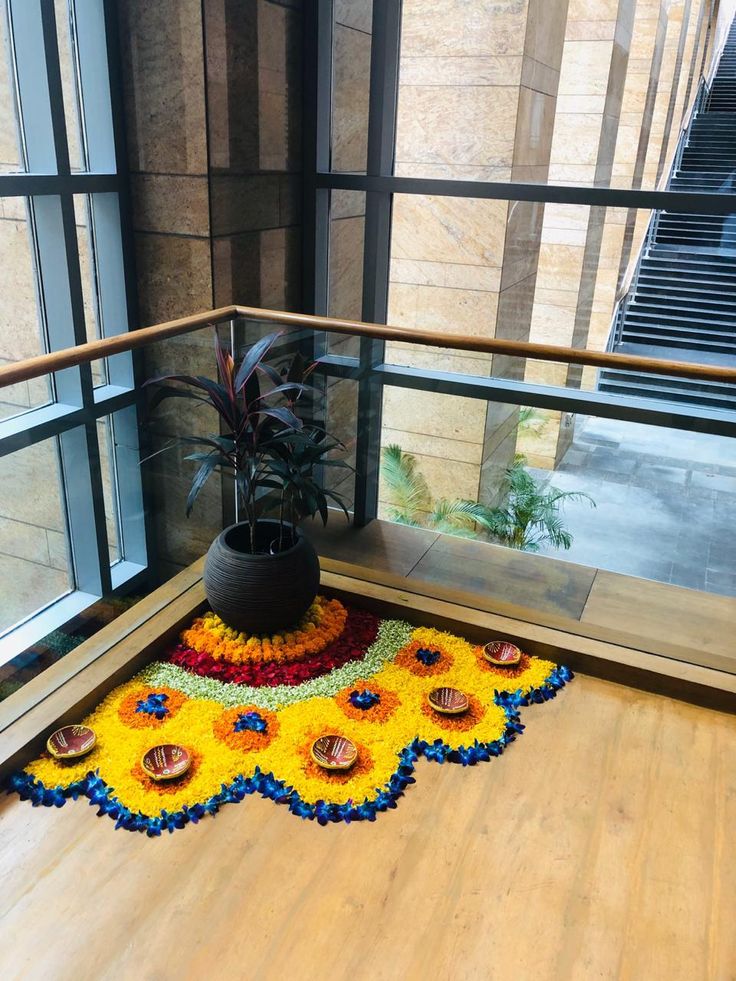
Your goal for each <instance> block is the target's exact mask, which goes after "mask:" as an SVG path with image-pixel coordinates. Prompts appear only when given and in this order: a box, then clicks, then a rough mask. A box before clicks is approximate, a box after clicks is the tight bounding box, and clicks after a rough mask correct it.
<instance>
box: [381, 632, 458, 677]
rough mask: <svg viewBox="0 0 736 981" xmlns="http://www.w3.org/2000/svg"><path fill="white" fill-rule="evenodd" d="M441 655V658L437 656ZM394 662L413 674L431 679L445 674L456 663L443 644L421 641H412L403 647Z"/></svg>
mask: <svg viewBox="0 0 736 981" xmlns="http://www.w3.org/2000/svg"><path fill="white" fill-rule="evenodd" d="M437 655H439V656H437ZM394 662H395V663H396V664H398V665H399V666H400V667H402V668H406V669H407V671H411V672H412V674H418V675H422V676H423V677H429V676H430V675H433V674H443V673H444V672H445V671H447V670H448V668H451V667H452V665H453V663H454V658H453V656H452V655H451V654H450V652H449V651H447V650H446V649H445V648H444V646H443V645H442V644H438V643H433V644H427V643H424V642H422V641H419V640H412V641H410V642H409V643H408V644H407V645H406V646H405V647H402V648H401V650H400V651H399V653H398V654H397V655H396V658H395V659H394Z"/></svg>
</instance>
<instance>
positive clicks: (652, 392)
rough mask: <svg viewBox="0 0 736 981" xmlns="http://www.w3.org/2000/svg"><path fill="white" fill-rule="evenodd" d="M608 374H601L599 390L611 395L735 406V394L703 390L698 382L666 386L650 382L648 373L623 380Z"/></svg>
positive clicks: (720, 407) (716, 407)
mask: <svg viewBox="0 0 736 981" xmlns="http://www.w3.org/2000/svg"><path fill="white" fill-rule="evenodd" d="M608 375H609V373H608V372H606V374H605V375H603V376H599V379H598V390H599V391H601V392H609V393H610V394H611V395H634V396H636V397H637V398H645V399H646V398H648V399H657V400H660V401H663V402H686V403H687V404H688V405H700V406H705V407H708V408H711V409H725V410H727V411H728V410H733V408H734V395H731V394H729V393H724V394H717V393H714V392H708V391H703V390H701V388H700V387H699V386H698V383H694V384H693V385H692V386H688V387H683V388H666V387H663V386H653V385H651V384H649V383H648V382H647V376H646V375H640V376H639V378H638V379H637V380H636V381H623V380H620V379H618V378H610V377H608Z"/></svg>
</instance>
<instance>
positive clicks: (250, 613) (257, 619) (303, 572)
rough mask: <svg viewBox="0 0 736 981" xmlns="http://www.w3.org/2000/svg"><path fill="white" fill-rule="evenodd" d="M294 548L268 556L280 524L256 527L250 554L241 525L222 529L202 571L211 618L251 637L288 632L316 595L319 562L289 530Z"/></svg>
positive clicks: (303, 539) (301, 536)
mask: <svg viewBox="0 0 736 981" xmlns="http://www.w3.org/2000/svg"><path fill="white" fill-rule="evenodd" d="M284 531H285V534H286V536H287V538H288V536H289V535H290V534H295V535H296V544H295V545H293V546H292V547H291V548H289V549H286V550H285V551H283V552H277V553H276V554H274V555H270V554H268V552H267V550H268V548H269V546H270V545H271V543H272V542H274V541H276V540H278V537H279V524H278V521H272V520H270V519H269V520H264V521H259V522H258V524H257V525H256V546H257V548H259V549H260V550H261V553H260V554H253V553H251V552H250V528H249V526H248V525H247V524H246V523H245V522H240V523H238V524H235V525H231V526H230V527H229V528H226V529H225V530H224V531H223V532H222V533H221V534H219V535H218V536H217V538H216V539H215V540H214V541H213V543H212V544H211V545H210V548H209V551H208V552H207V559H206V562H205V567H204V588H205V592H206V593H207V600H208V602H209V604H210V607H211V608H212V609H213V610H214V612H215V613H216V614H217V615H218V616H219V617H221V619H222V620H224V621H225V623H226V624H227V625H228V626H229V627H234V628H235V629H236V630H242V631H244V632H246V633H249V634H268V633H277V632H279V631H281V630H288V629H289V628H290V627H292V626H293V625H294V624H295V623H296V622H297V621H298V620H299V618H300V617H301V616H302V615H303V614H304V613H306V611H307V610H308V609H309V606H310V605H311V603H312V602H313V601H314V598H315V596H316V595H317V590H318V589H319V559H318V558H317V553H316V551H315V550H314V546H313V545H312V543H311V542H310V541H309V539H308V538H306V536H305V535H304V534H303V533H302V532H301V531H300V530H299V529H296V531H295V532H294V529H293V528H292V526H291V525H286V526H285V528H284Z"/></svg>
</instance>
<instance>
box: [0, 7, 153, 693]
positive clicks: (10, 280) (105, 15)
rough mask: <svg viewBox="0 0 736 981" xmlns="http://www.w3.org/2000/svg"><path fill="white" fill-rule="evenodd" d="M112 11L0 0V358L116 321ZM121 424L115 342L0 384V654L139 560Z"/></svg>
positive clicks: (122, 321) (24, 642) (68, 340)
mask: <svg viewBox="0 0 736 981" xmlns="http://www.w3.org/2000/svg"><path fill="white" fill-rule="evenodd" d="M113 16H114V11H113V8H112V6H111V5H108V4H106V3H105V2H104V0H54V2H52V3H49V2H46V0H2V2H0V34H2V45H0V269H1V270H2V272H0V366H8V365H12V364H13V363H14V362H19V361H23V360H25V359H27V358H31V357H33V356H36V355H40V354H45V353H53V352H54V351H58V350H62V349H64V348H67V347H71V346H74V345H76V344H81V343H84V342H85V341H87V340H91V339H94V338H96V337H102V336H106V335H107V336H109V335H110V334H112V333H119V332H124V331H126V330H127V329H128V323H129V315H128V304H127V297H126V288H125V282H126V274H125V254H126V243H125V242H124V239H123V231H122V225H121V221H120V209H119V192H120V188H121V179H122V178H121V176H120V173H119V170H120V161H119V160H118V156H117V150H116V145H115V139H114V132H115V125H114V123H115V120H114V106H115V105H116V102H117V98H118V93H117V92H115V91H113V89H112V87H111V77H112V75H111V66H110V65H109V64H108V60H107V52H108V51H111V50H114V46H112V45H110V44H109V43H108V41H109V38H108V36H107V35H108V32H109V31H110V30H112V29H113V26H112V21H111V20H110V18H111V17H113ZM137 439H138V426H137V418H136V406H135V391H134V387H133V365H132V360H131V358H130V356H129V355H118V356H116V357H115V358H113V359H110V361H109V363H107V364H104V363H98V364H93V365H91V366H90V365H83V366H81V367H78V368H67V369H64V370H62V371H58V372H56V373H55V374H52V375H44V376H41V377H39V378H34V379H30V380H26V381H21V382H18V383H16V384H11V385H8V386H6V387H4V388H3V389H2V394H1V395H0V487H1V490H0V577H1V578H2V581H3V595H2V599H0V667H1V666H2V665H3V664H6V663H7V664H8V665H11V664H12V663H14V662H13V659H14V658H16V657H17V655H18V654H19V652H21V651H23V650H25V649H26V648H27V647H28V645H29V643H33V642H35V641H37V640H38V639H39V638H41V637H49V636H51V635H52V634H53V632H54V630H55V629H56V628H57V627H59V626H61V625H62V624H63V623H65V622H67V621H68V620H69V619H70V618H72V617H74V616H76V615H78V614H80V612H81V611H82V610H84V609H87V608H89V607H90V605H91V604H93V603H94V602H95V600H97V599H99V598H101V597H103V596H106V597H107V596H109V595H111V594H112V593H113V592H114V591H115V590H116V589H118V588H121V587H124V586H125V584H126V583H128V582H130V581H131V580H132V579H133V578H134V577H135V576H136V575H137V574H138V573H140V572H141V570H142V569H144V568H145V565H146V562H147V559H146V550H145V536H144V534H143V532H142V527H141V526H142V520H143V519H142V515H143V507H142V497H141V480H140V470H139V464H138V456H139V454H138V447H137ZM15 667H17V664H15ZM15 667H14V668H13V669H12V670H10V674H11V675H12V673H13V671H14V670H15ZM6 673H7V672H6ZM8 676H9V675H8ZM4 677H5V675H3V678H4ZM11 687H12V686H11ZM7 693H8V692H7V691H4V692H3V693H2V694H7Z"/></svg>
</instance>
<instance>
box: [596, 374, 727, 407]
mask: <svg viewBox="0 0 736 981" xmlns="http://www.w3.org/2000/svg"><path fill="white" fill-rule="evenodd" d="M600 374H601V376H603V377H606V378H614V377H615V378H616V379H618V380H619V381H620V382H621V383H622V384H630V385H635V384H639V383H640V382H641V381H642V380H643V379H646V381H647V383H648V385H649V386H650V387H651V388H661V389H667V390H668V391H676V390H677V389H688V388H694V387H697V388H698V390H699V391H701V392H704V393H708V394H711V395H720V396H727V397H729V398H735V397H736V385H730V384H729V383H728V382H716V381H698V380H697V379H695V378H679V377H678V376H677V375H650V374H649V373H648V372H643V371H633V370H632V371H627V370H625V369H621V368H601V369H600ZM734 408H736V406H734Z"/></svg>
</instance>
